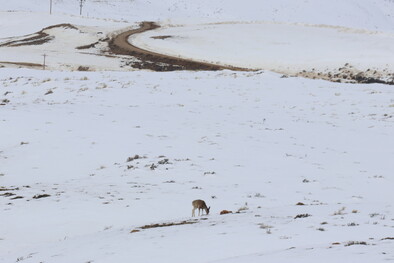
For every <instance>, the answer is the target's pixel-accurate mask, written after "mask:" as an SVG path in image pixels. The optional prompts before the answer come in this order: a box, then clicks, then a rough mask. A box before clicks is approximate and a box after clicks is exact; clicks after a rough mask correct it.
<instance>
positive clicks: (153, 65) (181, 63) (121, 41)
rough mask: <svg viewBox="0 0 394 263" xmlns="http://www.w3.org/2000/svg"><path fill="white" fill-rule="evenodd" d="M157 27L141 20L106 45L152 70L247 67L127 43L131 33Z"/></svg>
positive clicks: (140, 65)
mask: <svg viewBox="0 0 394 263" xmlns="http://www.w3.org/2000/svg"><path fill="white" fill-rule="evenodd" d="M156 28H159V26H158V25H157V24H155V23H154V22H142V23H141V24H140V28H137V29H132V30H128V31H126V32H123V33H120V34H119V35H117V36H115V37H113V38H112V39H110V40H109V42H108V46H109V48H110V50H111V52H112V53H114V54H118V55H128V56H133V57H136V58H138V59H139V60H141V61H142V63H139V64H138V67H139V68H143V69H151V70H154V71H174V70H224V69H229V70H238V71H247V69H243V68H237V67H231V66H221V65H216V64H212V63H207V62H198V61H193V60H189V59H182V58H178V57H173V56H168V55H163V54H159V53H156V52H151V51H148V50H145V49H142V48H139V47H137V46H134V45H133V44H131V43H129V41H128V39H129V37H130V36H131V35H135V34H139V33H143V32H145V31H148V30H153V29H156Z"/></svg>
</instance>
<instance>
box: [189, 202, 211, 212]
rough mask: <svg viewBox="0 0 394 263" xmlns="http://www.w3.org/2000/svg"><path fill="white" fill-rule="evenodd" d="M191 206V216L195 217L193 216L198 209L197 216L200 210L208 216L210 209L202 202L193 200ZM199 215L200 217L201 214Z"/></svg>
mask: <svg viewBox="0 0 394 263" xmlns="http://www.w3.org/2000/svg"><path fill="white" fill-rule="evenodd" d="M192 205H193V210H192V216H196V215H195V211H196V209H198V215H200V210H205V213H206V214H207V215H208V214H209V209H211V207H207V205H206V204H205V202H204V201H203V200H194V201H193V202H192ZM201 215H202V213H201Z"/></svg>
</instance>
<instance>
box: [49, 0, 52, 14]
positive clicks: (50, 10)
mask: <svg viewBox="0 0 394 263" xmlns="http://www.w3.org/2000/svg"><path fill="white" fill-rule="evenodd" d="M49 14H50V15H52V0H49Z"/></svg>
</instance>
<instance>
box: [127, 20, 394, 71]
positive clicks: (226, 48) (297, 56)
mask: <svg viewBox="0 0 394 263" xmlns="http://www.w3.org/2000/svg"><path fill="white" fill-rule="evenodd" d="M163 36H164V39H162V38H163ZM130 42H132V43H133V44H135V45H136V46H139V47H142V48H144V49H147V50H151V51H155V52H159V53H163V54H168V55H172V56H178V55H179V56H182V57H186V58H189V59H194V60H203V61H208V62H214V63H219V64H225V65H233V66H237V67H242V68H249V69H269V70H273V71H276V72H283V73H297V72H300V71H302V70H308V71H311V70H312V69H315V70H317V71H327V70H335V69H338V68H340V67H343V66H344V65H345V64H351V65H353V66H354V67H356V68H358V69H361V70H367V69H369V68H373V69H377V70H381V71H383V70H385V69H389V70H390V72H393V71H394V64H393V63H392V61H394V34H392V33H386V32H376V31H367V30H360V29H350V28H345V27H330V26H321V25H315V26H311V25H305V24H283V23H273V22H266V23H224V24H217V23H216V24H205V25H196V26H184V27H179V26H175V27H163V28H161V29H159V30H154V31H148V32H145V33H143V34H138V35H135V36H132V37H131V38H130Z"/></svg>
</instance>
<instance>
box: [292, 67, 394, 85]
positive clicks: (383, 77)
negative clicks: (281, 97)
mask: <svg viewBox="0 0 394 263" xmlns="http://www.w3.org/2000/svg"><path fill="white" fill-rule="evenodd" d="M295 76H298V77H304V78H310V79H323V80H328V81H332V82H344V83H364V84H371V83H380V84H387V85H394V72H389V71H388V70H387V69H385V70H377V69H367V70H365V71H362V70H359V69H356V68H355V67H353V66H352V65H350V64H349V63H346V64H345V65H344V66H343V67H341V68H338V69H336V70H331V71H327V72H320V71H317V70H315V69H312V70H310V71H307V70H303V71H300V72H298V73H296V74H295Z"/></svg>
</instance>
